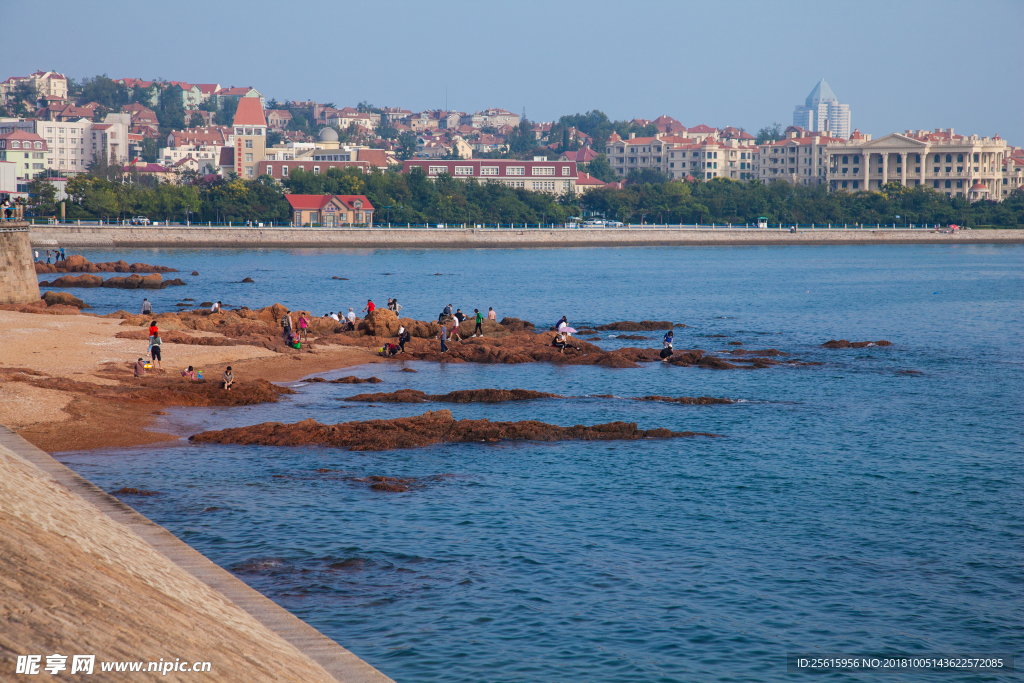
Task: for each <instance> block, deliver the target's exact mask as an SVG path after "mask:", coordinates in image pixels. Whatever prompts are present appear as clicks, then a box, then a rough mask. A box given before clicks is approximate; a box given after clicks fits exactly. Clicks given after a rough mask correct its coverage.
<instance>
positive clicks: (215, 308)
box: [210, 301, 220, 313]
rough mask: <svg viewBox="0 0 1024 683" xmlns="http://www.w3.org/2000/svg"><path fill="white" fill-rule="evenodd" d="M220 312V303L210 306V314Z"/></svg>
mask: <svg viewBox="0 0 1024 683" xmlns="http://www.w3.org/2000/svg"><path fill="white" fill-rule="evenodd" d="M219 310H220V302H219V301H217V302H214V304H213V305H212V306H210V312H211V313H216V312H217V311H219Z"/></svg>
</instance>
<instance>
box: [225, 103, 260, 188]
mask: <svg viewBox="0 0 1024 683" xmlns="http://www.w3.org/2000/svg"><path fill="white" fill-rule="evenodd" d="M253 92H255V91H253ZM232 127H233V128H234V138H235V158H234V171H235V173H237V174H238V176H239V177H240V178H245V179H246V180H251V179H253V178H255V177H256V175H257V174H256V171H257V169H258V168H259V163H260V162H261V161H263V158H264V156H265V153H266V150H267V119H266V117H265V116H264V115H263V107H262V106H260V100H259V99H257V98H256V97H248V96H245V97H241V98H240V99H239V100H238V109H236V110H235V120H234V123H233V124H232Z"/></svg>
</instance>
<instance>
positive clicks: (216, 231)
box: [30, 225, 1024, 249]
mask: <svg viewBox="0 0 1024 683" xmlns="http://www.w3.org/2000/svg"><path fill="white" fill-rule="evenodd" d="M30 237H31V241H32V245H33V247H39V248H43V249H45V248H48V247H54V246H62V247H75V248H89V247H92V248H118V247H184V248H188V247H206V248H210V247H224V248H271V249H273V248H297V247H314V248H322V247H338V248H374V249H381V248H384V249H388V248H392V249H408V248H418V249H431V248H436V249H478V248H498V249H515V248H529V247H534V248H555V247H631V246H729V245H745V246H749V245H792V244H801V245H808V244H818V245H820V244H1024V229H1000V230H965V231H958V232H955V233H942V232H936V231H934V230H928V229H919V228H915V229H913V230H908V229H893V228H884V227H883V228H879V229H874V228H857V229H853V228H851V229H844V228H817V227H815V228H813V229H812V228H798V229H797V230H796V232H790V231H789V229H788V228H783V229H781V230H780V229H779V228H772V229H767V230H765V229H756V228H728V227H715V228H711V227H703V226H702V227H700V228H694V227H683V228H679V227H674V226H672V227H669V226H664V227H653V226H645V227H642V228H641V227H627V228H592V229H588V228H580V229H566V228H555V229H552V228H539V229H538V228H536V227H534V228H517V229H510V228H502V229H500V230H499V229H495V228H476V229H474V228H465V229H462V228H447V229H445V228H404V227H403V228H390V229H389V228H289V227H245V226H232V227H227V226H212V227H211V226H206V225H191V226H173V225H172V226H168V227H154V226H116V225H115V226H96V225H90V226H84V225H83V226H74V225H56V226H53V225H45V226H43V225H34V226H32V230H31V234H30Z"/></svg>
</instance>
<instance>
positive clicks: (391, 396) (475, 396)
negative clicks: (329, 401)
mask: <svg viewBox="0 0 1024 683" xmlns="http://www.w3.org/2000/svg"><path fill="white" fill-rule="evenodd" d="M539 398H561V396H558V395H557V394H548V393H545V392H543V391H530V390H529V389H464V390H461V391H452V392H450V393H447V394H428V393H426V392H423V391H417V390H415V389H399V390H398V391H392V392H389V393H377V394H357V395H355V396H349V397H348V398H346V399H345V400H346V401H362V402H364V403H504V402H506V401H532V400H535V399H539Z"/></svg>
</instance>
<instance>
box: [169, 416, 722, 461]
mask: <svg viewBox="0 0 1024 683" xmlns="http://www.w3.org/2000/svg"><path fill="white" fill-rule="evenodd" d="M686 436H717V435H715V434H708V433H701V432H673V431H670V430H668V429H649V430H642V429H638V428H637V426H636V423H632V422H628V423H627V422H610V423H608V424H600V425H594V426H592V427H586V426H584V425H576V426H574V427H559V426H557V425H551V424H546V423H544V422H537V421H535V420H524V421H521V422H491V421H490V420H456V419H455V418H454V417H453V416H452V413H451V411H449V410H437V411H432V412H427V413H424V414H423V415H418V416H415V417H399V418H394V419H391V420H369V421H366V422H343V423H340V424H334V425H325V424H321V423H319V422H317V421H316V420H312V419H310V420H303V421H301V422H295V423H292V424H282V423H280V422H264V423H262V424H258V425H252V426H249V427H236V428H232V429H221V430H216V431H208V432H201V433H199V434H194V435H193V436H190V437H189V440H190V441H192V442H194V443H218V444H240V445H260V446H306V445H318V446H328V447H333V448H347V449H349V450H351V451H386V450H392V449H397V448H418V447H422V446H429V445H431V444H436V443H470V442H492V443H493V442H498V441H527V440H528V441H568V440H583V441H615V440H636V439H651V438H658V439H669V438H678V437H686Z"/></svg>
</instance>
